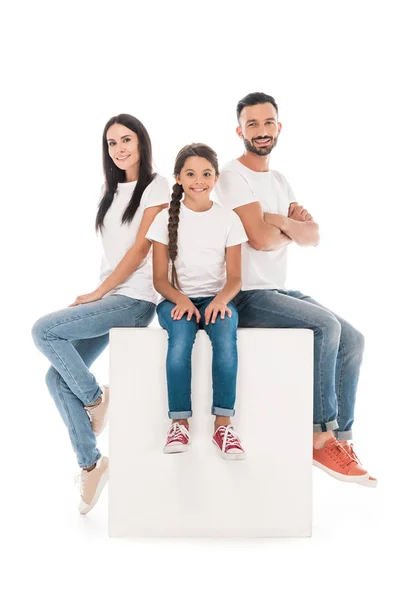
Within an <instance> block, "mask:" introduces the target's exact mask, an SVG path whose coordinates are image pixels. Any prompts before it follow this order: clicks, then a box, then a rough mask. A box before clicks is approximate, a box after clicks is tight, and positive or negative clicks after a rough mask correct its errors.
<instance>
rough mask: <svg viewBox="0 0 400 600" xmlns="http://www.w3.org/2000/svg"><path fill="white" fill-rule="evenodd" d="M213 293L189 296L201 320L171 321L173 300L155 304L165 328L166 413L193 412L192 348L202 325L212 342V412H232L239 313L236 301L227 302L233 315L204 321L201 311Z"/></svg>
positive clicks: (187, 414)
mask: <svg viewBox="0 0 400 600" xmlns="http://www.w3.org/2000/svg"><path fill="white" fill-rule="evenodd" d="M213 299H214V298H213V297H206V298H190V300H191V301H192V302H193V304H194V305H195V306H196V308H197V309H198V310H199V312H200V315H201V320H200V323H196V318H195V317H194V316H193V317H192V318H191V319H190V321H188V320H187V315H183V317H182V318H181V319H180V320H179V321H174V320H173V318H172V317H171V311H172V309H173V308H174V306H175V304H173V303H172V302H169V301H168V300H163V301H162V302H161V303H160V304H159V305H158V307H157V315H158V319H159V321H160V325H161V327H163V328H164V329H166V330H167V332H168V352H167V384H168V406H169V413H168V416H169V417H170V418H171V419H187V418H189V417H191V416H192V402H191V379H192V349H193V344H194V341H195V338H196V334H197V332H198V330H199V329H204V330H205V332H206V333H207V335H208V336H209V338H210V340H211V344H212V350H213V355H212V356H213V358H212V381H213V403H212V411H211V412H212V414H213V415H221V416H232V415H234V414H235V410H234V406H235V399H236V376H237V367H238V354H237V326H238V313H237V310H236V308H235V305H234V304H233V303H232V302H229V304H228V307H229V308H230V310H231V311H232V316H231V317H228V315H227V314H226V313H225V318H224V319H221V315H220V314H219V315H218V317H217V319H216V321H215V323H211V322H210V323H209V324H208V325H206V324H205V318H204V312H205V310H206V308H207V306H208V305H209V304H210V302H211V301H212V300H213Z"/></svg>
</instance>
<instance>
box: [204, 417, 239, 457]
mask: <svg viewBox="0 0 400 600" xmlns="http://www.w3.org/2000/svg"><path fill="white" fill-rule="evenodd" d="M212 441H213V443H214V444H215V445H216V446H217V448H218V450H219V452H220V453H221V456H222V458H224V459H225V460H244V459H245V458H246V453H245V451H244V450H243V447H242V444H241V441H240V438H239V436H238V434H237V433H236V431H235V430H234V428H233V425H227V426H225V425H221V426H220V427H218V429H217V430H216V431H215V433H214V435H213V438H212Z"/></svg>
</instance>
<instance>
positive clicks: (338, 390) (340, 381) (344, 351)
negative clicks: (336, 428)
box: [336, 342, 346, 423]
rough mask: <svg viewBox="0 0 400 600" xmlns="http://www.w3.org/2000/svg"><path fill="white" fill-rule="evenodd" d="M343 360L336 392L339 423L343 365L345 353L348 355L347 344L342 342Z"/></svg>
mask: <svg viewBox="0 0 400 600" xmlns="http://www.w3.org/2000/svg"><path fill="white" fill-rule="evenodd" d="M341 345H342V349H343V350H342V360H341V364H340V370H339V386H338V389H337V390H336V398H337V405H338V423H339V416H340V394H341V389H342V380H343V363H344V358H345V353H346V346H345V344H344V343H343V342H342V343H341Z"/></svg>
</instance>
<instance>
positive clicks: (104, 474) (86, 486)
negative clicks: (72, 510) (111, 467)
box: [79, 456, 108, 515]
mask: <svg viewBox="0 0 400 600" xmlns="http://www.w3.org/2000/svg"><path fill="white" fill-rule="evenodd" d="M107 481H108V458H107V456H102V457H101V458H99V460H98V461H97V463H96V466H95V468H94V469H92V470H91V471H85V470H84V469H82V471H81V473H80V474H79V483H80V494H81V502H80V504H79V512H80V513H81V515H86V514H87V513H88V512H89V511H90V510H92V508H93V507H94V506H95V504H96V503H97V501H98V499H99V498H100V494H101V492H102V491H103V488H104V486H105V485H106V483H107Z"/></svg>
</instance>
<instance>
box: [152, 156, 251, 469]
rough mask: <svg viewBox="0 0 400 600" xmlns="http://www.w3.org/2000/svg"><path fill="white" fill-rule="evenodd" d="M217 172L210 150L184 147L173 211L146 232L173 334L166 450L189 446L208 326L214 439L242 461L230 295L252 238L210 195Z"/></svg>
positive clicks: (164, 320) (165, 320)
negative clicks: (194, 365) (196, 358)
mask: <svg viewBox="0 0 400 600" xmlns="http://www.w3.org/2000/svg"><path fill="white" fill-rule="evenodd" d="M218 174H219V172H218V161H217V156H216V154H215V152H214V151H213V150H211V148H209V147H208V146H205V145H204V144H191V145H190V146H185V147H184V148H183V149H182V150H181V151H180V152H179V154H178V156H177V158H176V162H175V169H174V176H175V180H176V183H175V185H174V187H173V193H172V200H171V203H170V207H169V210H163V211H162V212H161V213H160V214H159V215H157V217H156V219H155V220H154V222H153V224H152V226H151V227H150V229H149V231H148V233H147V238H148V239H149V240H152V242H153V277H154V287H155V288H156V290H157V291H158V292H159V293H160V294H161V295H162V296H163V297H164V300H163V301H162V302H161V304H159V305H158V307H157V314H158V318H159V321H160V325H161V326H162V327H163V328H164V329H166V330H167V332H168V354H167V382H168V404H169V413H168V414H169V417H170V418H171V419H172V424H171V427H170V429H169V431H168V436H167V442H166V444H165V447H164V452H165V453H168V454H169V453H173V452H184V451H186V450H188V447H189V443H190V436H189V422H188V418H189V417H191V416H192V409H191V391H190V387H191V353H192V347H193V343H194V340H195V337H196V333H197V331H198V330H199V328H202V329H205V331H206V332H207V334H208V336H209V337H210V340H211V343H212V347H213V364H212V376H213V406H212V414H213V415H215V425H214V435H213V438H212V441H213V442H214V444H215V445H216V446H217V448H218V450H219V452H220V453H221V456H222V457H223V458H225V459H228V460H240V459H244V458H245V453H244V450H243V448H242V445H241V443H240V439H239V437H238V435H237V433H236V431H235V430H234V428H233V426H232V425H231V419H230V417H231V416H232V415H234V413H235V411H234V404H235V396H236V374H237V348H236V330H237V323H238V317H237V311H236V308H235V306H234V305H233V304H232V303H231V302H230V301H231V300H232V298H233V297H234V296H235V295H236V294H237V293H238V291H239V290H240V287H241V244H242V243H243V242H245V241H247V237H246V234H245V231H244V229H243V226H242V224H241V221H240V219H239V218H238V217H237V215H236V214H235V213H234V212H233V211H229V210H226V209H225V208H223V207H222V206H221V205H219V204H216V203H215V202H213V201H212V200H211V199H210V193H211V191H212V189H213V187H214V185H215V183H216V181H217V179H218ZM182 196H183V201H182V202H181V199H182ZM169 267H170V268H169ZM169 271H170V273H169ZM185 315H186V316H185ZM225 317H227V318H225Z"/></svg>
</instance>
